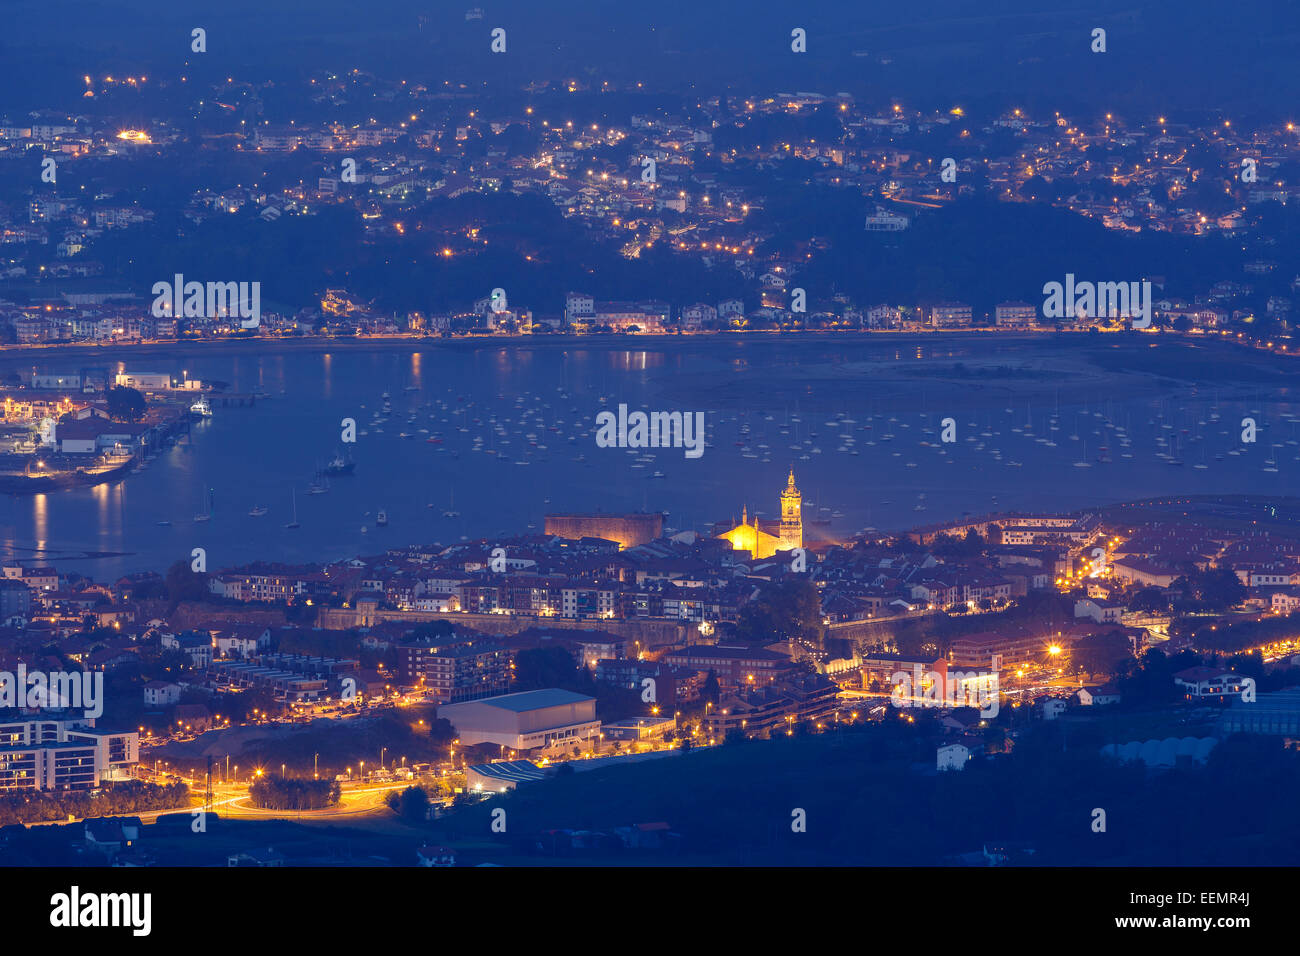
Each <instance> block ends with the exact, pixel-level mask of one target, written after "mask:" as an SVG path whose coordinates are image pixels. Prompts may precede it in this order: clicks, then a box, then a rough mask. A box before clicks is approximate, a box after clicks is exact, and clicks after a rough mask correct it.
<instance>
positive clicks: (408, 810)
mask: <svg viewBox="0 0 1300 956" xmlns="http://www.w3.org/2000/svg"><path fill="white" fill-rule="evenodd" d="M394 809H396V810H397V815H398V816H400V817H401V818H402V819H403V820H405V821H406V822H407V823H423V822H424V821H425V820H427V819H429V795H428V794H427V793H425V792H424V790H422V789H421V788H420V787H407V788H406V789H405V790H403V791H402V793H401V795H400V796H399V797H398V798H397V806H396V807H395V808H394Z"/></svg>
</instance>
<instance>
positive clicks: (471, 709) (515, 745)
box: [438, 687, 600, 754]
mask: <svg viewBox="0 0 1300 956" xmlns="http://www.w3.org/2000/svg"><path fill="white" fill-rule="evenodd" d="M438 716H439V717H442V718H445V719H447V720H449V721H451V723H452V726H454V727H455V728H456V734H457V736H458V737H459V738H460V741H461V745H462V746H464V747H473V746H476V745H478V744H485V743H490V744H497V745H499V746H501V747H505V748H508V749H510V750H513V751H515V752H517V753H521V754H522V753H527V752H530V751H537V752H539V753H545V752H547V751H550V752H552V753H558V752H570V751H572V749H573V748H575V747H576V748H578V749H579V750H588V749H590V748H591V747H592V744H593V743H599V740H600V721H599V720H597V719H596V698H594V697H587V696H586V695H584V694H575V693H573V692H572V691H567V690H560V689H559V688H557V687H551V688H547V689H545V690H528V691H522V692H520V693H516V694H503V695H501V696H500V697H486V698H483V699H482V700H467V701H462V702H460V703H456V704H444V705H443V706H441V707H439V708H438Z"/></svg>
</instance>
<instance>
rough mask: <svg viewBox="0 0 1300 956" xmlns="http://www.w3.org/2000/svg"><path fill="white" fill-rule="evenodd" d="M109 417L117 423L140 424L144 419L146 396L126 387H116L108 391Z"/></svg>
mask: <svg viewBox="0 0 1300 956" xmlns="http://www.w3.org/2000/svg"><path fill="white" fill-rule="evenodd" d="M106 397H107V399H108V416H109V418H111V419H112V420H113V421H115V422H138V421H139V420H140V419H142V418H144V413H145V401H144V395H142V394H141V393H140V392H139V391H137V390H136V389H134V388H130V387H128V386H126V385H114V386H113V387H112V388H110V389H109V390H108V395H107V396H106Z"/></svg>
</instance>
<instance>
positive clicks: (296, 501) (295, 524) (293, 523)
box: [285, 489, 301, 529]
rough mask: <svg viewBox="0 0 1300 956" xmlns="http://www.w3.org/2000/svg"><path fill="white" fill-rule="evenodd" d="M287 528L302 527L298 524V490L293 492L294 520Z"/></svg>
mask: <svg viewBox="0 0 1300 956" xmlns="http://www.w3.org/2000/svg"><path fill="white" fill-rule="evenodd" d="M285 527H286V528H290V529H292V528H298V527H301V525H299V524H298V492H297V490H296V489H295V490H294V492H293V520H292V521H290V522H289V523H288V524H286V525H285Z"/></svg>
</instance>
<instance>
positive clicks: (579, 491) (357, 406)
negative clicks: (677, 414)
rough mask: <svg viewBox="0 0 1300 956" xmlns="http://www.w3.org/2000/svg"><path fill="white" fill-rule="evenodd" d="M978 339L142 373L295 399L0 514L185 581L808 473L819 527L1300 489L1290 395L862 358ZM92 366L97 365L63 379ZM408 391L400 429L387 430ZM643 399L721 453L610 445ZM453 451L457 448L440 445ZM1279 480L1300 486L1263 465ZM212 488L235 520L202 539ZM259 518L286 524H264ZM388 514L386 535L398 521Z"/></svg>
mask: <svg viewBox="0 0 1300 956" xmlns="http://www.w3.org/2000/svg"><path fill="white" fill-rule="evenodd" d="M696 342H698V343H699V344H695V343H696ZM935 348H939V349H941V351H939V352H934V351H933V349H935ZM967 348H969V346H965V345H960V344H959V345H951V344H947V345H942V346H931V345H924V346H921V347H916V346H914V345H913V346H908V347H905V348H898V347H895V346H893V345H883V344H874V343H871V344H846V345H841V344H838V343H834V344H832V343H826V342H807V343H796V344H794V345H790V344H788V343H786V342H783V341H767V342H753V341H749V342H727V343H721V342H716V341H712V342H711V341H705V340H694V341H692V342H687V343H684V344H680V345H679V344H676V343H672V344H670V345H667V346H664V347H655V348H651V349H647V350H638V351H629V350H627V349H625V348H613V347H610V348H591V347H586V346H584V347H582V348H570V349H563V348H558V347H555V346H549V347H545V348H537V349H527V348H523V349H519V348H510V349H506V348H501V347H500V346H497V345H492V346H489V345H484V346H482V347H479V348H463V347H461V348H453V349H439V348H423V349H419V350H416V349H414V348H412V347H410V346H402V347H397V346H377V347H374V348H369V347H361V346H349V347H346V348H343V349H338V350H336V351H333V352H332V353H321V352H308V351H301V352H291V353H289V354H271V353H270V352H256V351H249V352H245V353H243V354H237V355H235V354H215V353H211V352H209V353H208V354H205V353H204V351H203V350H202V349H194V350H192V351H189V352H186V353H185V354H184V357H183V359H179V360H170V359H169V360H159V359H157V358H153V359H150V358H131V359H128V360H127V361H126V362H125V363H124V364H125V367H127V368H129V369H132V370H136V371H142V370H143V371H151V370H152V371H169V372H173V373H177V374H179V373H180V371H181V370H182V369H186V370H188V371H189V373H190V374H191V375H196V376H198V377H200V378H202V379H205V380H214V379H215V380H223V381H226V382H229V383H231V388H232V390H234V391H238V392H247V391H250V390H252V389H254V388H261V389H264V390H266V391H267V392H268V393H270V395H271V398H270V399H269V400H267V401H263V402H260V403H259V404H258V405H257V407H255V408H242V409H241V408H217V409H216V410H215V415H214V417H213V418H211V419H210V420H208V421H206V422H203V423H201V424H196V425H195V427H194V430H193V433H192V436H191V439H190V440H189V441H188V442H186V443H184V444H181V445H179V446H177V447H175V448H172V449H170V450H168V451H167V452H166V453H165V454H164V455H162V456H161V457H160V458H158V459H157V460H156V461H155V462H153V463H152V464H151V465H150V466H149V467H148V468H147V469H146V470H145V471H143V472H138V473H135V474H133V475H131V476H130V477H129V478H128V479H127V480H125V481H123V482H119V483H117V484H112V485H101V486H99V487H96V488H93V489H84V490H76V491H67V492H60V493H57V494H51V495H42V496H37V497H4V498H0V541H2V542H3V544H4V545H5V548H6V550H7V554H8V557H10V558H15V557H16V558H20V559H23V560H33V561H35V560H46V561H50V562H53V563H56V564H58V566H60V567H61V568H69V569H75V570H79V571H82V572H83V573H86V574H90V575H93V576H94V577H96V578H99V579H109V578H111V577H113V576H116V575H118V574H121V573H123V572H125V571H128V570H136V569H144V568H153V569H158V570H162V569H164V568H165V567H166V566H167V565H169V564H171V563H172V562H174V561H176V560H180V559H182V558H184V559H186V560H188V558H189V554H190V551H191V549H192V548H196V547H202V548H205V549H206V550H207V554H208V567H209V569H217V568H220V567H224V566H228V565H232V564H241V563H246V562H250V561H254V560H259V559H264V560H279V561H291V562H300V561H321V560H332V559H336V558H342V557H350V556H354V555H357V554H363V555H364V554H376V553H379V552H381V551H383V550H384V549H385V548H388V547H393V546H397V545H402V544H408V543H429V542H442V543H453V542H456V541H459V540H461V539H462V538H463V537H467V538H477V537H481V536H493V535H497V534H513V533H522V532H526V531H528V530H529V525H530V524H531V525H533V526H534V529H535V530H537V531H539V532H540V531H541V529H542V527H543V516H544V514H545V513H546V512H548V511H590V510H597V509H601V510H607V511H622V510H635V509H643V508H644V509H650V510H660V511H665V512H668V515H669V517H668V520H667V524H668V526H670V527H672V528H677V529H685V528H698V529H701V530H703V529H704V528H705V527H706V526H707V525H708V524H709V523H711V522H713V521H716V520H722V519H726V518H730V517H732V516H738V515H739V513H740V510H741V507H742V505H748V507H749V511H750V514H751V515H753V514H755V513H759V514H762V515H764V516H767V517H770V516H773V515H774V514H775V513H776V511H777V500H776V499H777V494H778V492H779V491H780V489H781V488H782V487H783V486H784V483H785V475H786V471H787V469H788V468H789V467H790V466H791V465H793V466H794V468H795V473H796V477H797V479H798V483H799V486H800V488H801V490H802V491H803V492H804V497H805V502H811V504H810V505H806V507H805V517H806V518H810V517H820V518H823V519H826V520H829V521H830V522H831V524H832V527H833V528H834V529H835V530H836V531H838V532H841V533H845V534H848V533H852V532H854V531H858V530H860V529H862V528H863V527H866V526H873V527H878V528H882V529H897V528H905V527H910V526H913V525H918V524H925V523H930V522H935V521H939V520H942V519H945V518H952V517H957V516H960V515H961V514H962V513H963V512H972V513H982V512H985V511H987V510H991V509H1040V508H1041V509H1047V508H1070V509H1073V508H1079V507H1085V506H1088V505H1095V504H1100V503H1105V502H1113V501H1120V500H1127V499H1132V498H1141V497H1148V496H1152V495H1162V494H1172V493H1206V492H1258V493H1269V494H1286V493H1292V492H1294V490H1295V489H1296V487H1297V483H1296V477H1297V475H1300V446H1298V445H1297V443H1296V441H1297V438H1298V437H1300V436H1298V435H1297V429H1300V424H1298V423H1297V421H1296V419H1295V418H1294V415H1295V413H1296V412H1297V409H1296V408H1294V407H1293V406H1292V405H1291V404H1289V403H1288V402H1287V401H1280V400H1278V396H1277V395H1274V396H1260V395H1252V394H1250V393H1249V391H1248V390H1247V391H1243V390H1237V391H1235V392H1234V391H1233V390H1232V389H1226V388H1225V389H1218V390H1216V389H1212V388H1208V387H1205V388H1201V389H1198V390H1196V391H1195V393H1194V394H1187V393H1186V392H1184V393H1182V394H1180V395H1179V396H1178V397H1176V398H1175V397H1170V396H1169V395H1161V394H1158V393H1148V394H1144V395H1142V396H1141V397H1137V398H1130V399H1128V400H1124V399H1123V398H1122V397H1120V396H1118V395H1116V394H1113V392H1114V391H1115V389H1113V388H1112V387H1110V386H1108V385H1107V384H1106V383H1105V382H1101V381H1098V382H1097V383H1095V384H1094V385H1091V386H1088V387H1084V388H1083V389H1082V390H1081V391H1080V390H1076V391H1075V392H1074V394H1072V395H1071V396H1069V397H1068V400H1066V401H1064V402H1063V401H1062V400H1061V398H1060V397H1059V396H1057V397H1055V398H1048V397H1046V394H1047V393H1046V392H1044V389H1043V387H1042V384H1041V383H1037V384H1035V385H1032V386H1031V385H1026V386H1025V388H1024V389H1023V392H1024V394H1019V393H1018V390H1017V389H1016V388H1012V389H1010V390H1003V391H999V392H996V393H988V394H984V393H981V394H979V395H978V396H977V395H976V390H973V389H970V388H965V387H962V386H957V387H952V386H945V385H943V384H942V383H936V384H934V385H933V387H928V386H926V387H923V389H922V391H921V392H919V393H916V392H915V391H913V392H908V393H906V394H904V393H903V392H901V391H900V390H898V389H897V388H896V387H895V386H894V385H892V384H890V383H888V382H881V381H880V380H878V379H876V378H873V376H872V375H871V374H870V373H868V374H865V375H864V374H862V368H863V366H862V365H861V364H857V363H872V362H885V363H907V362H914V361H918V360H920V359H924V358H929V357H931V356H935V357H939V358H943V359H946V358H947V357H948V356H953V357H957V358H962V357H963V356H964V355H966V354H967V353H966V351H965V350H966V349H967ZM979 349H980V355H981V356H982V357H986V356H988V355H989V354H990V353H992V354H993V355H995V356H1002V357H1005V358H1009V359H1014V360H1016V361H1020V360H1025V361H1028V360H1030V359H1032V358H1033V357H1034V354H1033V353H1034V352H1035V349H1036V346H1033V345H1015V344H999V345H996V346H993V347H992V348H990V345H989V343H988V342H987V341H984V342H982V343H980V345H979ZM78 364H86V363H85V362H76V361H71V362H67V363H64V365H66V366H67V367H76V366H77V365H78ZM46 365H48V366H50V367H55V363H53V362H47V363H46ZM58 367H63V366H58ZM1049 391H1050V388H1049ZM384 392H388V393H389V395H390V401H391V405H392V412H391V413H390V414H388V415H387V416H386V421H382V422H379V421H376V419H375V416H376V414H382V413H381V408H382V405H383V399H382V398H381V395H382V393H384ZM602 397H604V398H605V399H606V403H605V404H602V403H601V401H600V399H601V398H602ZM619 402H626V403H627V404H628V405H629V407H630V408H632V409H636V408H646V409H659V410H669V411H671V410H681V411H696V410H699V411H704V412H706V419H707V422H708V435H709V446H708V449H707V451H706V452H705V454H704V456H703V457H702V458H700V459H698V460H690V459H687V458H685V456H684V454H683V451H682V450H681V449H660V450H645V451H637V452H635V453H633V452H629V451H627V450H618V449H600V448H597V447H596V445H595V440H594V418H595V415H596V413H597V412H598V411H600V410H601V409H603V408H609V409H616V408H617V405H618V403H619ZM1245 415H1253V417H1255V418H1256V420H1257V421H1258V422H1259V424H1260V425H1261V427H1262V430H1261V432H1260V435H1259V440H1258V442H1257V444H1255V445H1253V446H1246V445H1242V444H1241V442H1240V430H1241V429H1240V426H1239V424H1238V423H1239V422H1240V419H1241V418H1242V417H1243V416H1245ZM945 416H951V417H953V418H954V419H955V422H956V424H957V434H958V441H957V442H956V443H955V444H942V443H941V442H940V435H939V432H940V430H941V423H940V422H941V419H942V418H943V417H945ZM1216 416H1217V418H1216ZM345 417H351V418H354V419H355V420H356V422H357V428H358V430H360V431H364V432H365V434H363V435H359V436H358V440H357V444H356V445H355V446H354V447H353V456H354V458H355V460H356V461H357V467H356V471H355V473H354V474H353V475H351V476H340V477H334V478H330V479H329V491H328V493H326V494H319V495H309V494H307V493H306V492H307V486H308V483H309V482H310V481H311V480H312V478H313V476H314V473H315V472H316V470H317V469H318V468H319V467H320V466H322V465H323V464H324V463H325V462H326V461H327V460H328V459H329V458H330V457H331V456H332V455H333V453H334V452H335V451H336V450H337V449H338V448H340V447H341V445H340V442H339V439H340V431H341V427H340V423H341V420H342V419H344V418H345ZM845 419H848V421H846V420H845ZM831 423H834V424H831ZM1026 429H1028V431H1029V433H1030V434H1026V433H1025V432H1026ZM401 432H406V433H408V434H409V435H411V436H412V437H409V438H401V437H399V433H401ZM529 435H532V436H534V437H533V438H531V439H530V438H528V437H527V436H529ZM1072 436H1077V438H1075V437H1072ZM434 437H441V439H442V441H441V443H433V442H430V441H429V440H428V439H430V438H434ZM1048 441H1051V442H1054V443H1055V447H1052V446H1050V445H1048V444H1047V442H1048ZM1162 441H1163V442H1164V444H1162V443H1161V442H1162ZM873 442H874V444H871V443H873ZM927 443H928V444H927ZM764 445H765V446H767V447H766V448H763V447H761V446H764ZM489 451H492V452H496V453H497V454H489V453H488V452H489ZM855 451H856V452H857V454H853V452H855ZM1233 451H1237V452H1238V454H1235V455H1234V454H1231V452H1233ZM1160 454H1163V455H1168V456H1170V457H1173V458H1174V459H1177V460H1181V461H1182V462H1183V464H1182V465H1180V466H1176V465H1171V464H1169V463H1168V461H1167V459H1166V458H1161V457H1157V455H1160ZM1126 455H1129V456H1131V457H1124V456H1126ZM580 456H584V457H585V461H579V460H576V459H578V458H579V457H580ZM1220 456H1222V457H1221V458H1220ZM642 457H645V458H652V460H646V461H641V460H639V459H640V458H642ZM1099 457H1107V458H1109V459H1110V461H1109V462H1103V461H1099V460H1098V458H1099ZM1269 459H1272V461H1270V460H1269ZM519 462H527V464H519ZM1079 462H1084V463H1087V464H1089V465H1090V467H1080V466H1079V465H1078V463H1079ZM1013 463H1018V464H1013ZM638 465H639V466H641V467H636V466H638ZM1198 465H1203V466H1204V467H1201V468H1198V467H1196V466H1198ZM1271 467H1276V469H1277V470H1276V471H1269V470H1265V469H1267V468H1271ZM655 472H662V473H663V477H662V478H656V477H652V476H653V474H654V473H655ZM209 489H210V494H211V499H212V502H213V508H212V519H211V520H210V521H208V522H203V523H199V522H195V521H194V516H195V514H196V513H197V512H204V511H206V510H207V507H208V496H209ZM295 493H296V503H297V517H298V521H299V522H300V523H301V527H300V528H298V529H296V530H290V529H286V528H284V524H285V523H286V522H288V521H289V520H290V513H291V508H292V502H293V495H294V494H295ZM255 505H265V506H266V507H268V508H269V509H270V513H269V514H267V515H265V516H263V517H253V516H251V515H250V514H249V510H250V509H251V508H252V507H254V506H255ZM380 510H385V511H386V512H387V514H388V518H389V524H388V526H387V527H378V526H376V523H375V518H376V514H377V512H378V511H380ZM448 511H454V512H458V513H459V514H457V515H455V516H450V517H449V516H446V515H445V514H444V513H445V512H448ZM160 521H169V522H171V523H170V525H160V524H159V522H160ZM363 526H364V527H365V528H366V529H367V530H366V531H365V532H363V531H362V528H363ZM90 553H97V554H101V555H103V554H104V553H107V555H106V556H98V557H87V555H88V554H90Z"/></svg>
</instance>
